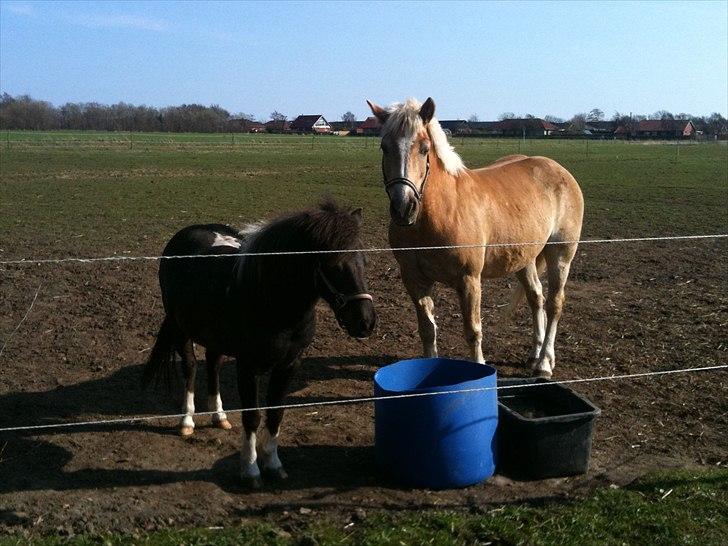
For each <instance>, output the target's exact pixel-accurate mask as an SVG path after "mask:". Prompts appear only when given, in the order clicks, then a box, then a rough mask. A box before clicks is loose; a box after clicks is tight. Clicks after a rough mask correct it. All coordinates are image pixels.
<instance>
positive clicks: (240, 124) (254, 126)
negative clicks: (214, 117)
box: [225, 118, 265, 133]
mask: <svg viewBox="0 0 728 546" xmlns="http://www.w3.org/2000/svg"><path fill="white" fill-rule="evenodd" d="M225 129H226V130H227V131H229V132H231V133H264V132H265V125H263V124H262V123H258V122H257V121H253V120H252V119H246V118H230V119H228V120H227V122H226V123H225Z"/></svg>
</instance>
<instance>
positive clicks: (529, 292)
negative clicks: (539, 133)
mask: <svg viewBox="0 0 728 546" xmlns="http://www.w3.org/2000/svg"><path fill="white" fill-rule="evenodd" d="M367 102H368V104H369V107H370V108H371V109H372V112H373V113H374V115H375V116H376V117H377V118H378V119H379V121H380V122H381V123H382V146H381V147H382V153H383V156H382V172H383V175H384V185H385V188H386V190H387V194H388V196H389V210H390V216H391V221H390V224H389V242H390V244H391V246H392V247H410V246H441V245H478V244H486V245H502V244H504V243H505V244H507V243H524V244H522V245H519V246H515V245H514V246H485V247H479V248H457V249H447V250H428V251H426V252H421V251H400V252H395V253H394V255H395V257H396V259H397V261H398V263H399V267H400V271H401V275H402V281H403V282H404V285H405V287H406V288H407V292H409V295H410V297H411V298H412V301H413V302H414V304H415V308H416V311H417V322H418V326H419V333H420V338H421V340H422V345H423V349H424V354H425V356H436V355H437V341H436V332H437V326H436V324H435V314H434V305H433V300H432V290H433V286H434V284H435V282H440V283H444V284H446V285H448V286H451V287H453V288H455V290H456V291H457V293H458V296H459V299H460V306H461V308H462V316H463V322H464V328H465V339H466V340H467V343H468V345H469V348H470V355H471V358H472V359H473V360H475V361H477V362H481V363H482V362H484V359H483V351H482V348H481V341H482V326H481V319H480V294H481V279H482V278H495V277H502V276H504V275H507V274H509V273H515V275H516V277H517V278H518V280H519V281H520V284H521V285H522V291H523V292H525V295H526V298H527V300H528V303H529V305H530V307H531V311H532V314H533V322H534V333H533V348H532V350H531V353H530V359H529V362H530V365H531V367H532V370H533V373H534V374H535V375H539V376H544V377H551V375H552V373H553V370H554V365H555V362H556V359H555V355H554V339H555V337H556V327H557V324H558V322H559V317H560V316H561V310H562V307H563V305H564V285H565V284H566V279H567V277H568V275H569V266H570V264H571V260H572V259H573V257H574V254H575V253H576V247H577V244H576V242H573V241H577V240H579V236H580V233H581V222H582V216H583V211H584V200H583V198H582V195H581V190H580V189H579V185H578V184H577V182H576V180H574V177H573V176H572V175H571V174H570V173H569V171H567V170H566V169H565V168H564V167H562V166H561V165H559V164H558V163H556V162H555V161H553V160H551V159H548V158H545V157H527V156H525V155H512V156H508V157H503V158H501V159H499V160H498V161H496V162H495V163H492V164H491V165H488V166H487V167H484V168H481V169H475V170H471V169H466V168H465V166H464V165H463V162H462V160H461V159H460V157H459V156H458V155H457V154H456V153H455V151H454V150H453V149H452V147H451V146H450V145H449V144H448V141H447V137H446V136H445V134H444V132H443V130H442V128H441V127H440V124H439V123H438V122H437V120H436V119H435V118H434V117H433V116H434V113H435V103H434V102H433V100H432V99H431V98H429V99H427V101H425V103H424V104H423V105H420V104H419V103H418V102H417V101H415V100H412V99H410V100H408V101H407V102H405V103H403V104H395V105H393V106H391V107H390V108H387V109H384V108H382V107H380V106H377V105H375V104H372V103H371V102H369V101H367ZM564 241H569V242H568V243H567V244H550V245H547V244H546V243H559V242H564ZM529 243H531V244H529ZM533 243H536V244H533ZM543 266H545V267H546V268H547V275H548V284H549V291H548V297H547V298H546V301H545V311H544V297H543V293H542V290H541V282H540V280H539V272H540V270H542V269H543ZM519 291H520V290H519ZM521 294H522V292H521ZM514 301H515V300H514Z"/></svg>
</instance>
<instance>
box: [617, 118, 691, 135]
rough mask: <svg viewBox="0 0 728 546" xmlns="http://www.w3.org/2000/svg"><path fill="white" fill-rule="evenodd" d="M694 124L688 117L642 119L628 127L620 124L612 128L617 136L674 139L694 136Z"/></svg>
mask: <svg viewBox="0 0 728 546" xmlns="http://www.w3.org/2000/svg"><path fill="white" fill-rule="evenodd" d="M695 134H696V131H695V125H693V122H692V121H690V120H689V119H643V120H642V121H639V122H637V123H636V124H634V125H633V126H632V128H631V130H630V128H629V127H627V126H624V125H621V126H619V127H617V128H616V129H615V130H614V136H615V137H619V138H629V137H632V138H641V139H656V140H676V139H688V138H695Z"/></svg>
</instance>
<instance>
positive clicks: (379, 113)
mask: <svg viewBox="0 0 728 546" xmlns="http://www.w3.org/2000/svg"><path fill="white" fill-rule="evenodd" d="M367 104H368V105H369V108H371V110H372V114H374V115H375V116H376V117H377V119H378V120H379V121H380V122H381V123H382V125H384V122H385V121H387V118H388V117H389V112H387V111H386V110H385V109H384V108H382V107H381V106H379V105H378V104H374V103H373V102H371V101H367Z"/></svg>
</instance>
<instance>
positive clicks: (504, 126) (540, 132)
mask: <svg viewBox="0 0 728 546" xmlns="http://www.w3.org/2000/svg"><path fill="white" fill-rule="evenodd" d="M498 128H499V129H500V135H501V136H504V137H520V136H523V137H529V138H538V137H545V136H550V135H552V134H555V133H556V132H557V131H558V127H556V126H555V125H554V124H553V123H551V122H549V121H546V120H543V119H541V118H520V119H504V120H502V121H500V122H499V125H498Z"/></svg>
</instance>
